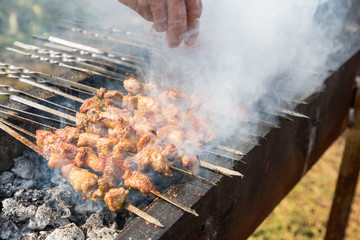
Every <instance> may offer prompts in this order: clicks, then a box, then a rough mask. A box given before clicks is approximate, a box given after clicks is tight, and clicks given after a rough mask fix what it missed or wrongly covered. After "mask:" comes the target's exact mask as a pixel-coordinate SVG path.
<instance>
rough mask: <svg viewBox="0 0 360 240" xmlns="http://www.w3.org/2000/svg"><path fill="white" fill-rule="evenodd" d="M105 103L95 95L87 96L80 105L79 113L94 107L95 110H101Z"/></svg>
mask: <svg viewBox="0 0 360 240" xmlns="http://www.w3.org/2000/svg"><path fill="white" fill-rule="evenodd" d="M104 107H105V103H104V102H103V101H102V100H101V99H100V98H99V97H97V96H94V97H92V98H88V99H86V100H85V102H84V103H83V104H82V105H81V107H80V112H81V113H87V112H88V111H89V110H90V109H95V110H96V111H101V112H102V111H103V110H104Z"/></svg>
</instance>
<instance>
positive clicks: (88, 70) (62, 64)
mask: <svg viewBox="0 0 360 240" xmlns="http://www.w3.org/2000/svg"><path fill="white" fill-rule="evenodd" d="M6 49H7V50H9V51H12V52H16V53H20V54H22V55H25V56H28V57H31V58H33V59H38V60H40V61H44V62H48V63H50V64H55V65H58V66H60V67H65V68H70V69H72V70H76V71H80V72H84V73H87V74H90V75H92V74H95V75H99V76H103V77H106V78H110V79H113V80H119V81H123V80H124V79H121V78H115V77H112V76H107V75H105V74H103V73H99V72H96V71H94V70H90V69H87V68H82V67H77V66H72V65H69V64H65V63H63V62H61V61H57V60H53V59H51V58H47V57H41V56H39V55H36V54H33V53H27V52H23V51H20V50H18V49H15V48H10V47H7V48H6Z"/></svg>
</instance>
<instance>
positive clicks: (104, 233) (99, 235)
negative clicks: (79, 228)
mask: <svg viewBox="0 0 360 240" xmlns="http://www.w3.org/2000/svg"><path fill="white" fill-rule="evenodd" d="M118 235H119V233H118V231H116V230H114V229H110V228H107V227H104V228H92V229H90V230H89V231H88V233H87V238H86V239H88V240H97V239H103V240H113V239H115V238H116V237H117V236H118Z"/></svg>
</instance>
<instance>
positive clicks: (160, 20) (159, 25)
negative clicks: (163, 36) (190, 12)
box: [149, 0, 167, 32]
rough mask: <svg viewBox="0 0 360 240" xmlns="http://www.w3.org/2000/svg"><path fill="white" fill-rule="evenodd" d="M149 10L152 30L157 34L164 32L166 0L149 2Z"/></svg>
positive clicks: (151, 0)
mask: <svg viewBox="0 0 360 240" xmlns="http://www.w3.org/2000/svg"><path fill="white" fill-rule="evenodd" d="M149 6H150V10H151V12H152V15H153V17H154V25H153V27H154V29H155V31H157V32H164V31H166V29H167V4H166V0H150V1H149Z"/></svg>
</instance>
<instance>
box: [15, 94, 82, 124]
mask: <svg viewBox="0 0 360 240" xmlns="http://www.w3.org/2000/svg"><path fill="white" fill-rule="evenodd" d="M9 98H10V99H11V100H13V101H16V102H19V103H22V104H25V105H28V106H30V107H33V108H37V109H40V110H42V111H45V112H48V113H51V114H53V115H56V116H59V117H61V118H65V119H67V120H70V121H73V122H76V117H74V116H71V115H69V114H66V113H62V112H59V111H57V110H54V109H52V108H49V107H46V106H43V105H41V104H38V103H35V102H32V101H29V100H27V99H25V98H22V97H18V96H16V95H12V94H9Z"/></svg>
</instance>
